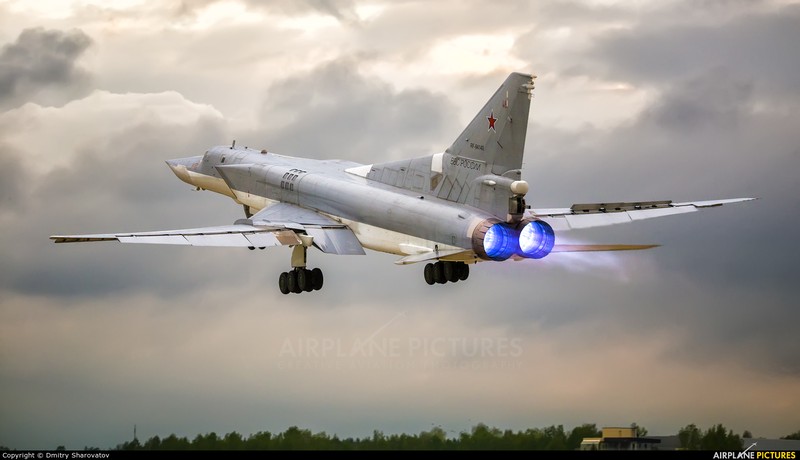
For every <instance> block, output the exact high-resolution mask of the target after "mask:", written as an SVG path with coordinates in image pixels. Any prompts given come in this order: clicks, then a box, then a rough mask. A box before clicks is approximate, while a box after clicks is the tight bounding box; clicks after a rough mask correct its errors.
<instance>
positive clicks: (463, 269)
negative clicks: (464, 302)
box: [458, 263, 469, 281]
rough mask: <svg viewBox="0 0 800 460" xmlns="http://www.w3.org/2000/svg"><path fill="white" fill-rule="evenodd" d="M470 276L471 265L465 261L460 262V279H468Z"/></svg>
mask: <svg viewBox="0 0 800 460" xmlns="http://www.w3.org/2000/svg"><path fill="white" fill-rule="evenodd" d="M467 278H469V265H467V264H465V263H460V264H458V279H460V280H461V281H466V280H467Z"/></svg>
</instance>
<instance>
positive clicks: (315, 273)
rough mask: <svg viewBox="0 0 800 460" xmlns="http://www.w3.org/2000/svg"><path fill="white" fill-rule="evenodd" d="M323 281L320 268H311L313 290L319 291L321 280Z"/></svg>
mask: <svg viewBox="0 0 800 460" xmlns="http://www.w3.org/2000/svg"><path fill="white" fill-rule="evenodd" d="M323 281H324V279H323V276H322V270H321V269H319V268H315V269H313V270H311V285H312V288H313V289H314V290H315V291H319V290H320V289H322V282H323Z"/></svg>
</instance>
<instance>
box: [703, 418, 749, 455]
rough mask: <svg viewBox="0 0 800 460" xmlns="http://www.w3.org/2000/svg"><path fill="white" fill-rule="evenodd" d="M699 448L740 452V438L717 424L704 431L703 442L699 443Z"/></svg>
mask: <svg viewBox="0 0 800 460" xmlns="http://www.w3.org/2000/svg"><path fill="white" fill-rule="evenodd" d="M700 448H701V449H703V450H726V451H736V450H742V438H740V437H739V435H738V434H733V430H726V429H725V427H724V426H722V424H721V423H719V424H717V425H714V426H713V427H711V428H709V429H708V430H706V432H705V434H704V435H703V440H702V441H701V442H700Z"/></svg>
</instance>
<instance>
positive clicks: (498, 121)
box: [447, 73, 536, 176]
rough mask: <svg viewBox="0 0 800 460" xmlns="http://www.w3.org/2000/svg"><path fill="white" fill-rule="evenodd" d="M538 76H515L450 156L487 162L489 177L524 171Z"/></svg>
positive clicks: (503, 85) (493, 99)
mask: <svg viewBox="0 0 800 460" xmlns="http://www.w3.org/2000/svg"><path fill="white" fill-rule="evenodd" d="M534 78H536V77H534V76H532V75H526V74H521V73H512V74H511V75H509V76H508V78H506V81H505V82H503V84H502V85H501V86H500V88H499V89H498V90H497V91H496V92H495V93H494V95H493V96H492V97H491V98H490V99H489V101H488V102H487V103H486V105H484V106H483V108H482V109H481V110H480V111H479V112H478V114H477V115H475V118H473V119H472V121H471V122H470V124H469V125H468V126H467V128H466V129H465V130H464V132H462V133H461V135H459V136H458V138H456V140H455V142H453V145H451V146H450V148H449V149H447V153H449V154H451V155H453V156H456V157H462V158H471V159H473V160H478V161H481V162H484V163H485V164H486V165H487V166H488V168H487V171H486V172H487V173H491V174H497V175H499V176H500V175H503V174H504V173H505V172H506V171H510V170H515V169H520V168H522V152H523V150H524V149H525V133H526V132H527V130H528V111H529V110H530V105H531V92H532V91H533V80H534Z"/></svg>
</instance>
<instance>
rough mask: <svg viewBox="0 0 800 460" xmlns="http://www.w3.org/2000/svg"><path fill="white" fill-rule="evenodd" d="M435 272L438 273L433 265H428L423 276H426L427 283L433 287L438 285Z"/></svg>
mask: <svg viewBox="0 0 800 460" xmlns="http://www.w3.org/2000/svg"><path fill="white" fill-rule="evenodd" d="M434 271H436V270H435V269H434V267H433V264H426V265H425V271H424V272H423V275H424V276H425V282H426V283H428V284H429V285H431V286H433V285H434V284H436V279H435V278H434Z"/></svg>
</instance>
